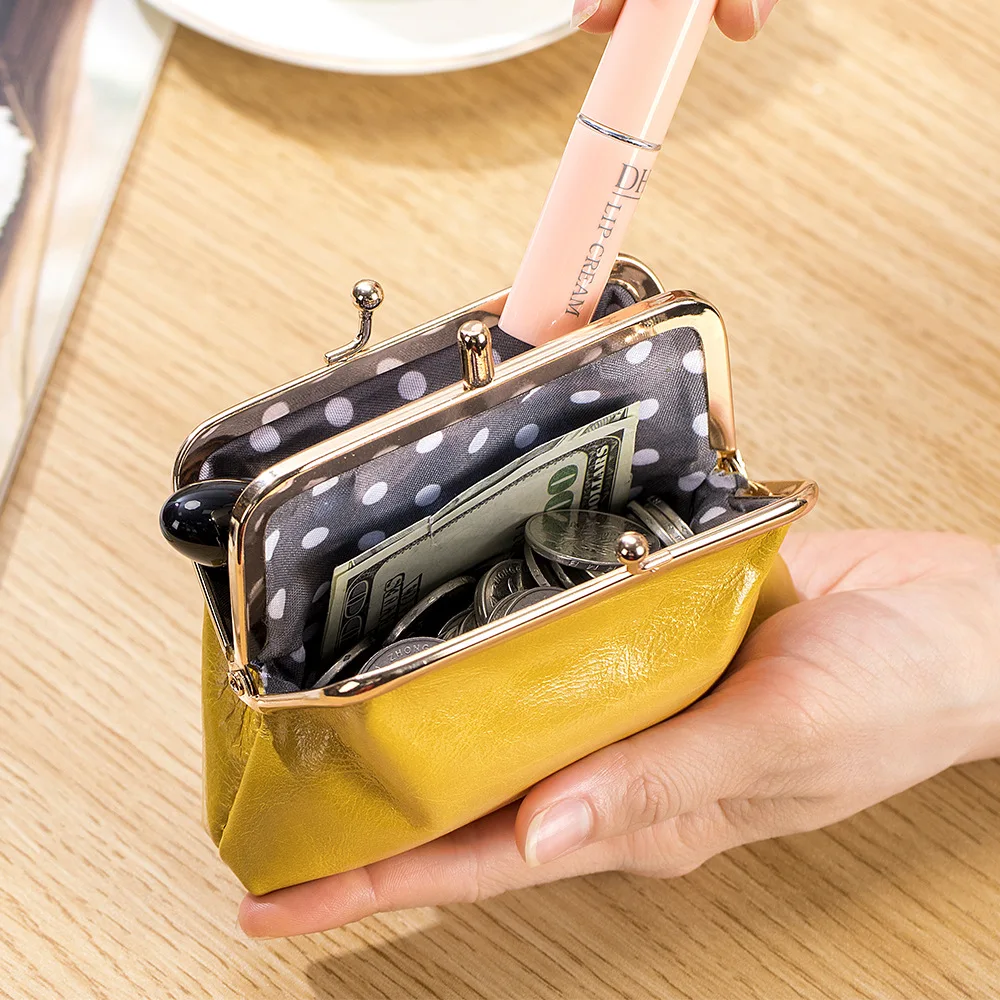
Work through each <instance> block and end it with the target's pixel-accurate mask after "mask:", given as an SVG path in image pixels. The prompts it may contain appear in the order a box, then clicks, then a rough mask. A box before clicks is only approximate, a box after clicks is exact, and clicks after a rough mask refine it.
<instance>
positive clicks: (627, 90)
mask: <svg viewBox="0 0 1000 1000" xmlns="http://www.w3.org/2000/svg"><path fill="white" fill-rule="evenodd" d="M716 3H717V0H626V3H625V7H624V9H623V10H622V13H621V15H620V16H619V18H618V24H617V25H616V27H615V30H614V33H613V34H612V36H611V39H610V41H609V42H608V45H607V48H606V49H605V51H604V57H603V58H602V59H601V64H600V66H598V68H597V73H596V74H595V76H594V80H593V83H592V84H591V86H590V91H589V92H588V94H587V97H586V100H585V101H584V102H583V109H582V110H581V112H580V114H579V116H578V117H577V121H576V123H575V124H574V126H573V132H572V134H571V135H570V139H569V142H568V143H567V145H566V152H565V153H564V154H563V158H562V162H561V163H560V164H559V169H558V171H557V172H556V177H555V180H554V181H553V183H552V188H551V190H550V191H549V195H548V198H547V199H546V201H545V206H544V208H543V209H542V214H541V216H540V218H539V220H538V224H537V226H536V227H535V232H534V235H533V236H532V237H531V242H530V243H529V244H528V250H527V252H526V253H525V255H524V259H523V260H522V261H521V266H520V268H519V269H518V272H517V277H516V278H515V280H514V286H513V288H512V289H511V292H510V296H509V297H508V299H507V304H506V306H505V307H504V310H503V314H502V315H501V317H500V328H501V329H502V330H503V331H504V332H505V333H509V334H510V335H511V336H513V337H517V338H519V339H520V340H523V341H525V342H526V343H529V344H536V345H537V344H543V343H545V342H546V341H548V340H552V339H553V338H555V337H559V336H561V335H562V334H564V333H568V332H570V331H571V330H575V329H578V328H579V327H581V326H584V325H586V324H587V323H589V322H590V319H591V317H592V316H593V313H594V309H595V308H596V307H597V303H598V301H599V300H600V297H601V293H602V291H603V290H604V286H605V285H606V284H607V281H608V276H609V275H610V273H611V267H612V265H613V264H614V262H615V259H616V257H617V256H618V251H619V249H620V247H621V244H622V239H623V238H624V235H625V230H626V229H627V228H628V224H629V222H630V221H631V219H632V213H633V212H634V211H635V207H636V204H637V203H638V201H639V199H640V198H641V197H642V194H643V191H644V190H645V189H646V184H647V182H648V180H649V174H650V171H651V170H652V168H653V162H654V160H655V159H656V154H657V153H658V152H659V150H660V145H661V143H662V142H663V139H664V138H665V136H666V134H667V129H668V128H669V127H670V122H671V120H672V119H673V116H674V112H675V111H676V110H677V105H678V103H679V101H680V97H681V93H682V92H683V90H684V86H685V84H686V83H687V80H688V77H689V76H690V74H691V70H692V68H693V66H694V62H695V58H696V57H697V55H698V51H699V49H700V48H701V45H702V42H703V41H704V39H705V35H706V33H707V32H708V27H709V25H710V24H711V22H712V15H713V14H714V12H715V7H716Z"/></svg>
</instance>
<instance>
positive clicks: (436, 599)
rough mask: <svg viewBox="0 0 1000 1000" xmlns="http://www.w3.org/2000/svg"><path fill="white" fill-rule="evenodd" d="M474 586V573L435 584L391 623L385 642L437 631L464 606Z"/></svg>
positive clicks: (470, 598) (469, 599) (465, 606)
mask: <svg viewBox="0 0 1000 1000" xmlns="http://www.w3.org/2000/svg"><path fill="white" fill-rule="evenodd" d="M475 587H476V578H475V577H474V576H457V577H455V579H454V580H449V581H448V582H447V583H443V584H441V586H440V587H435V588H434V590H432V591H431V592H430V593H429V594H428V595H427V596H426V597H425V598H424V599H423V600H422V601H420V602H419V603H418V604H417V605H416V606H415V607H414V608H412V609H411V610H410V611H408V612H407V613H406V614H405V615H403V617H402V618H400V619H399V621H398V622H396V624H395V625H394V626H393V628H392V631H391V632H390V633H389V635H388V637H387V638H386V642H387V643H390V642H395V641H396V640H397V639H405V638H408V637H409V636H411V635H427V634H431V635H434V634H436V633H437V632H438V631H439V630H440V629H441V626H442V625H444V623H445V622H446V621H448V619H449V618H451V617H452V616H453V615H454V614H455V608H467V607H468V606H469V604H470V602H471V601H472V595H473V592H474V591H475Z"/></svg>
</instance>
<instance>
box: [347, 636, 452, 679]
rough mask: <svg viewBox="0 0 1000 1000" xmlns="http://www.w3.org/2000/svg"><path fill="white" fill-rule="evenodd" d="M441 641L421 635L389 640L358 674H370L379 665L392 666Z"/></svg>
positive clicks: (424, 651)
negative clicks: (394, 640)
mask: <svg viewBox="0 0 1000 1000" xmlns="http://www.w3.org/2000/svg"><path fill="white" fill-rule="evenodd" d="M443 641H444V640H443V639H432V638H431V637H430V636H422V635H421V636H411V637H410V638H409V639H399V640H397V641H396V642H391V643H389V644H388V645H386V646H383V647H382V649H380V650H379V651H378V652H377V653H376V654H375V655H374V656H373V657H372V658H371V659H370V660H369V661H368V662H367V663H366V664H365V665H364V666H363V667H362V668H361V669H360V670H359V671H358V676H361V674H370V673H371V672H372V671H373V670H378V669H379V668H380V667H389V666H392V664H394V663H398V662H399V661H400V660H403V659H405V658H406V657H407V656H413V655H415V654H416V653H426V652H427V650H428V649H433V648H434V647H435V646H440V645H441V644H442V642H443Z"/></svg>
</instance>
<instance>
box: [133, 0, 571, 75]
mask: <svg viewBox="0 0 1000 1000" xmlns="http://www.w3.org/2000/svg"><path fill="white" fill-rule="evenodd" d="M146 2H147V3H149V5H150V6H151V7H155V8H157V9H158V10H160V11H162V12H163V13H164V14H166V15H167V16H168V17H170V18H172V19H173V20H175V21H177V22H178V23H179V24H183V25H184V26H185V27H187V28H190V29H191V30H192V31H196V32H198V33H199V34H202V35H206V36H207V37H209V38H213V39H215V41H217V42H221V43H222V44H224V45H229V46H232V47H233V48H238V49H242V50H243V51H245V52H250V53H253V54H254V55H259V56H264V57H266V58H268V59H275V60H277V61H278V62H284V63H289V64H291V65H294V66H303V67H305V68H307V69H320V70H327V71H331V72H341V73H356V74H362V75H369V76H422V75H426V74H429V73H444V72H452V71H455V70H462V69H473V68H475V67H477V66H486V65H489V64H490V63H497V62H502V61H504V60H506V59H514V58H516V57H517V56H522V55H526V54H527V53H528V52H534V51H535V50H536V49H540V48H544V47H545V46H546V45H551V44H552V43H553V42H557V41H559V40H560V39H562V38H566V37H567V36H568V35H570V34H572V33H573V26H572V25H571V24H570V23H569V22H568V21H567V22H565V23H563V24H557V25H554V26H553V27H552V28H550V29H549V30H547V31H541V32H538V33H537V34H534V35H529V36H526V37H525V38H523V39H521V40H519V41H517V42H515V43H513V44H511V45H505V46H502V47H500V48H493V49H491V48H483V49H480V50H478V51H476V50H473V51H471V52H469V53H467V54H463V55H456V56H452V57H440V58H437V59H417V60H401V59H393V60H386V61H379V60H377V59H369V58H365V59H357V60H352V59H349V58H346V57H342V56H332V57H331V56H330V55H329V54H327V53H323V52H305V51H299V50H297V49H285V48H282V47H281V46H277V45H265V44H263V43H261V42H260V41H258V40H257V39H255V38H251V37H247V36H245V35H241V34H239V33H237V32H232V31H228V30H226V28H224V27H222V26H221V25H219V24H218V23H217V22H215V21H211V20H205V19H204V18H201V17H199V16H198V15H197V14H196V13H194V12H192V11H191V10H190V9H189V8H188V7H186V6H185V5H184V4H183V3H182V2H181V3H178V2H176V0H146Z"/></svg>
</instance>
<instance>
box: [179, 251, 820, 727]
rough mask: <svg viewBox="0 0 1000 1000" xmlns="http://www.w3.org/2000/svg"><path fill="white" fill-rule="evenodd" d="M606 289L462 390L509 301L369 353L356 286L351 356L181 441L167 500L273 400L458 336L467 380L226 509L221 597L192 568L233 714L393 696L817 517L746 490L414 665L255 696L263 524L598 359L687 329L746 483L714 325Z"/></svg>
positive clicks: (720, 329)
mask: <svg viewBox="0 0 1000 1000" xmlns="http://www.w3.org/2000/svg"><path fill="white" fill-rule="evenodd" d="M611 280H612V281H613V282H615V283H617V284H620V285H623V286H624V287H625V288H626V289H627V290H628V291H629V292H630V293H631V295H632V296H633V297H635V298H637V299H639V301H637V302H636V304H635V305H633V306H629V307H628V308H626V309H622V310H620V311H618V312H615V313H612V314H611V315H609V316H607V317H605V318H604V319H601V320H598V321H597V322H594V323H592V324H590V325H589V326H587V327H586V328H584V329H582V330H579V331H577V332H575V333H573V334H572V335H568V336H565V337H562V338H559V339H558V340H555V341H551V342H550V343H548V344H545V345H543V346H541V347H538V348H534V349H532V350H530V351H527V352H525V353H524V354H521V355H517V356H515V357H513V358H511V359H510V360H509V361H505V362H503V363H502V364H501V365H500V366H499V367H498V368H497V369H496V371H495V373H493V374H492V378H486V377H485V369H481V370H479V371H480V375H479V376H478V377H477V378H476V379H475V380H470V378H469V372H470V370H472V368H474V367H475V365H474V359H473V358H472V357H471V355H470V353H469V352H470V350H472V346H470V345H474V344H475V343H476V342H477V341H478V339H479V338H480V337H481V335H482V331H483V330H484V329H485V330H486V331H487V333H488V329H489V328H490V327H492V326H494V325H495V324H496V322H497V320H498V319H499V316H500V313H501V312H502V310H503V305H504V302H505V301H506V296H507V291H509V290H504V291H502V292H499V293H497V294H496V295H493V296H489V297H487V298H484V299H481V300H479V301H478V302H474V303H472V304H471V305H469V306H466V307H464V308H463V309H459V310H456V311H455V312H452V313H449V314H448V315H446V316H443V317H440V318H438V319H435V320H432V321H431V322H429V323H426V324H424V325H423V326H419V327H416V328H415V329H413V330H410V331H408V332H406V333H403V334H401V335H399V336H398V337H394V338H392V339H391V340H388V341H385V342H384V343H382V344H379V345H376V346H375V347H367V341H368V336H369V335H370V332H371V311H372V309H374V308H375V307H376V306H377V305H378V304H379V302H380V301H381V289H380V288H379V287H378V285H377V284H376V283H374V282H369V283H366V287H365V288H364V289H363V290H362V294H360V295H359V294H358V292H357V290H356V300H357V301H358V305H359V308H360V309H361V315H362V323H361V329H360V331H359V334H358V337H357V338H356V339H355V341H354V342H353V343H352V344H350V345H348V346H347V347H346V348H342V349H340V350H338V351H332V352H330V354H328V355H327V359H328V364H327V365H326V366H325V367H324V368H321V369H318V370H317V371H314V372H312V373H310V374H308V375H306V376H303V377H302V378H300V379H296V380H295V381H293V382H289V383H287V384H286V385H284V386H280V387H278V388H276V389H273V390H271V391H269V392H267V393H265V394H263V395H261V396H257V397H255V398H253V399H251V400H248V401H246V402H245V403H242V404H240V405H239V406H236V407H233V408H232V409H229V410H226V411H224V412H223V413H221V414H219V415H218V416H217V417H214V418H212V419H211V420H209V421H206V422H205V423H204V424H202V425H201V426H200V427H199V428H197V429H196V430H195V431H194V432H193V433H192V434H191V435H190V436H189V437H188V439H187V441H186V442H185V444H184V446H183V447H182V449H181V451H180V454H179V455H178V457H177V462H176V464H175V468H174V485H175V488H179V487H181V486H183V485H186V484H188V483H190V482H193V481H194V480H196V479H198V478H199V475H198V473H199V470H200V469H201V466H202V463H203V462H204V461H206V460H207V459H209V458H210V456H211V454H212V452H213V451H214V450H215V449H216V448H218V447H219V446H220V444H222V443H224V442H225V441H227V440H231V439H232V438H233V437H236V436H240V435H242V434H246V433H249V432H250V431H251V430H252V429H254V428H255V427H258V426H260V423H261V417H262V414H263V411H264V410H265V409H266V408H267V407H268V406H270V405H273V403H274V402H276V401H277V400H279V399H280V400H281V401H284V402H285V403H287V404H288V405H289V407H290V409H292V410H295V409H299V408H301V407H304V406H307V405H309V404H310V403H315V402H317V401H319V400H322V399H326V398H330V397H332V396H334V395H337V394H339V393H340V392H342V391H344V390H345V389H346V388H348V387H350V386H353V385H357V384H359V383H360V382H363V381H365V380H367V379H368V378H370V377H372V376H374V375H375V374H376V373H377V368H378V364H379V362H380V361H381V360H384V359H386V358H390V357H391V358H394V359H396V360H397V361H401V362H402V363H403V364H406V363H408V362H413V361H415V360H417V359H418V358H422V357H425V356H426V355H428V354H430V353H433V352H435V351H437V350H441V349H443V348H445V347H448V346H450V345H453V344H455V342H456V339H459V334H460V331H462V337H461V339H462V341H463V344H464V348H463V351H462V356H463V362H464V364H465V368H466V378H465V379H464V380H463V381H457V382H456V383H455V384H454V385H451V386H448V387H446V388H444V389H441V390H440V391H438V392H435V393H432V394H430V395H428V396H424V397H421V398H420V399H417V400H415V401H413V402H411V403H407V404H405V405H403V406H401V407H399V408H398V409H395V410H393V411H391V412H390V413H388V414H385V415H384V416H382V417H378V418H376V419H374V420H370V421H368V422H367V423H364V424H361V425H359V426H357V427H354V428H351V429H349V430H347V431H344V432H343V433H340V434H337V435H335V436H333V437H331V438H329V439H327V440H325V441H322V442H320V443H319V444H316V445H314V446H312V447H310V448H306V449H304V450H303V451H300V452H298V453H297V454H295V455H293V456H291V457H289V458H287V459H284V460H281V461H279V462H277V463H275V464H274V465H273V466H271V467H270V468H269V469H266V470H265V471H264V472H262V473H261V474H260V475H259V476H257V478H256V479H254V480H253V481H252V482H251V483H250V484H249V485H248V486H247V488H246V489H245V490H244V492H243V493H242V495H241V496H240V498H239V500H238V501H237V503H236V506H235V507H234V509H233V515H232V521H231V529H230V540H229V565H228V588H227V587H226V586H225V584H226V580H225V572H226V571H225V570H211V569H206V568H205V567H200V566H199V567H197V570H198V575H199V578H200V580H201V583H202V587H203V590H204V592H205V596H206V599H207V601H208V607H209V611H210V614H211V617H212V620H213V623H214V625H215V628H216V631H217V633H218V636H219V640H220V643H222V645H223V648H224V649H225V651H226V655H227V658H228V660H229V662H230V683H231V686H232V687H233V690H234V691H235V692H236V694H237V695H238V696H239V697H240V698H241V700H242V701H244V703H246V704H247V705H248V706H250V707H251V708H253V709H254V710H255V711H258V712H270V711H276V710H279V709H288V708H307V707H319V706H322V707H328V708H329V707H334V706H336V705H339V704H350V703H354V702H357V701H362V700H366V699H368V698H370V697H373V696H374V695H376V694H378V693H380V692H382V691H386V690H389V689H391V688H393V687H396V686H398V685H399V684H402V683H405V682H406V680H407V679H408V678H410V677H412V676H414V675H415V674H416V673H423V672H424V671H426V670H430V669H435V668H437V667H440V666H443V665H444V664H446V663H447V662H449V661H450V660H452V658H453V657H459V656H461V655H462V654H463V653H464V652H466V651H467V650H469V649H471V648H472V647H474V646H475V647H479V646H481V645H482V644H490V645H492V644H493V643H496V642H500V641H503V640H505V639H507V638H509V637H512V636H513V635H515V634H518V633H520V632H522V631H524V630H527V629H530V628H531V627H533V625H534V624H535V623H536V622H537V621H538V620H540V619H541V618H543V617H544V618H546V619H547V620H553V619H555V618H558V617H561V616H562V615H563V614H566V613H568V612H569V611H570V610H576V609H577V608H579V607H580V606H581V604H583V603H585V602H586V603H589V602H591V601H594V600H600V599H603V598H604V597H606V596H608V595H609V594H610V592H611V591H612V590H614V591H615V592H617V590H618V588H620V587H626V586H629V585H630V584H633V583H635V582H636V579H635V578H636V577H637V576H641V575H642V574H643V573H647V572H659V571H662V570H665V569H667V568H668V567H670V566H675V565H678V564H680V563H683V562H687V561H689V560H691V559H695V558H700V557H702V556H704V555H707V554H709V553H710V552H713V551H717V550H719V549H722V548H725V547H727V546H728V545H730V544H734V543H735V542H737V541H742V540H746V539H749V538H752V537H754V536H755V535H759V534H763V533H765V532H767V531H771V530H773V529H775V528H779V527H782V526H783V525H785V524H788V523H790V522H791V521H793V520H796V519H797V518H798V517H801V516H802V515H804V514H805V513H806V512H807V511H808V509H809V508H810V507H811V506H812V505H813V504H814V503H815V500H816V497H817V488H816V486H815V484H814V483H811V482H804V481H803V482H777V483H768V484H766V485H764V486H762V485H759V484H756V483H751V485H750V488H749V492H750V493H751V494H752V495H755V496H761V497H773V500H772V502H771V503H768V504H767V505H766V506H764V507H762V508H760V509H758V510H756V511H753V512H752V513H749V514H745V515H743V516H741V517H739V518H736V519H734V520H732V521H729V522H727V523H725V524H722V525H719V526H717V527H715V528H710V529H708V530H706V531H704V532H701V533H699V534H697V535H695V536H693V537H692V538H689V539H686V540H684V541H683V542H679V543H677V544H675V545H671V546H669V547H667V548H664V549H660V550H658V551H656V552H654V553H652V554H651V555H646V557H645V558H642V557H641V555H640V556H638V557H636V558H632V559H629V558H628V555H629V553H628V552H624V553H622V556H623V558H622V561H623V566H622V568H621V569H619V570H616V571H613V572H611V573H608V574H606V575H605V576H602V577H599V578H598V579H595V580H593V581H591V582H589V583H586V584H583V585H581V586H578V587H576V588H573V589H572V590H570V591H566V592H565V593H563V594H560V595H559V596H557V597H553V598H551V599H550V600H548V601H544V602H542V603H540V604H537V605H534V606H533V607H531V608H527V609H526V610H524V611H522V612H520V613H517V614H514V615H511V616H509V617H507V618H504V619H501V620H500V621H498V622H495V623H494V624H492V625H488V626H484V627H482V628H479V629H476V630H474V631H473V632H470V633H467V634H465V635H462V636H458V637H457V638H455V639H452V640H450V641H448V642H445V643H443V644H441V645H440V646H436V647H434V648H433V649H432V650H429V651H427V652H426V653H423V654H417V655H415V656H412V657H408V658H407V659H404V660H400V661H399V662H398V663H395V664H393V665H391V666H390V667H385V668H382V669H380V670H377V671H373V672H372V673H371V674H366V675H365V676H364V677H362V678H350V679H347V680H343V681H339V682H336V683H334V684H332V685H330V686H328V687H326V688H322V689H318V690H309V691H302V692H296V693H291V694H274V695H267V694H261V693H260V690H261V684H260V674H259V671H258V669H257V667H256V666H255V664H254V660H255V659H256V657H257V656H258V655H259V652H260V650H261V649H262V648H263V644H264V641H265V640H266V614H265V612H264V604H265V583H264V566H265V559H264V536H265V528H266V525H267V521H268V519H269V518H270V516H271V515H272V514H273V513H274V511H276V510H277V509H278V508H279V507H280V506H281V505H282V504H283V503H284V502H285V501H286V500H287V499H288V498H290V497H292V496H295V495H298V494H299V493H301V492H303V491H305V490H307V489H309V488H311V487H312V486H314V485H316V484H317V483H320V482H322V481H324V480H326V479H329V478H332V477H333V476H337V475H340V474H342V473H344V472H347V471H349V470H351V469H354V468H357V467H359V466H361V465H363V464H365V463H366V462H368V461H370V460H372V459H373V458H375V457H376V456H378V455H380V454H383V453H385V452H387V451H390V450H394V449H396V448H399V447H403V446H405V445H408V444H411V443H413V442H415V441H418V440H420V439H421V438H423V437H426V436H427V435H429V434H433V433H434V432H436V431H443V430H444V429H445V428H447V427H448V426H450V425H451V424H453V423H455V422H457V421H459V420H463V419H467V418H469V417H472V416H476V415H478V414H480V413H483V412H485V411H487V410H491V409H494V408H495V407H497V406H500V405H502V404H503V403H505V402H507V401H508V400H510V399H513V398H515V397H518V396H520V395H522V394H524V393H526V392H528V391H529V390H531V389H533V388H536V387H537V386H539V385H544V384H546V383H548V382H551V381H552V380H554V379H556V378H559V377H560V376H562V375H565V374H567V373H569V372H572V371H575V370H576V369H578V368H581V367H583V366H585V365H588V364H591V363H592V362H594V361H596V360H597V359H598V358H600V357H602V356H604V355H609V354H614V353H617V352H618V351H621V350H624V349H627V348H629V347H631V346H633V345H635V344H638V343H641V342H642V341H645V340H649V339H651V338H652V337H655V336H659V335H662V334H665V333H669V332H670V331H673V330H691V329H693V330H694V331H695V333H696V334H697V335H698V337H699V338H700V340H701V344H702V349H703V352H704V355H705V376H706V381H707V389H708V420H709V427H708V431H709V435H708V436H709V443H710V445H711V446H712V448H713V449H714V450H715V451H716V454H717V456H718V457H717V463H716V471H718V472H721V473H739V474H741V475H743V476H744V477H746V471H745V468H744V465H743V461H742V458H741V456H740V453H739V450H738V447H737V444H736V421H735V414H734V408H733V392H732V380H731V375H730V367H729V350H728V342H727V336H726V330H725V324H724V322H723V320H722V317H721V316H720V314H719V313H718V311H717V310H716V309H715V308H714V307H713V306H712V305H711V304H710V303H708V302H706V301H705V300H703V299H700V298H698V297H697V296H695V295H694V294H693V293H690V292H665V291H664V290H663V286H662V285H661V284H660V282H659V281H658V280H657V278H656V277H655V275H653V273H652V272H651V271H650V270H649V269H648V268H646V267H645V265H643V264H642V263H641V262H639V261H638V260H636V259H634V258H631V257H624V256H623V257H620V258H619V260H618V262H617V263H616V265H615V269H614V272H613V273H612V278H611ZM473 324H474V326H473ZM463 327H464V328H465V329H464V330H463ZM480 354H481V352H480ZM458 374H459V372H458V371H457V370H456V375H458ZM640 548H641V547H640ZM632 554H633V555H635V553H632ZM227 591H228V592H227ZM230 626H231V630H230Z"/></svg>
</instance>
